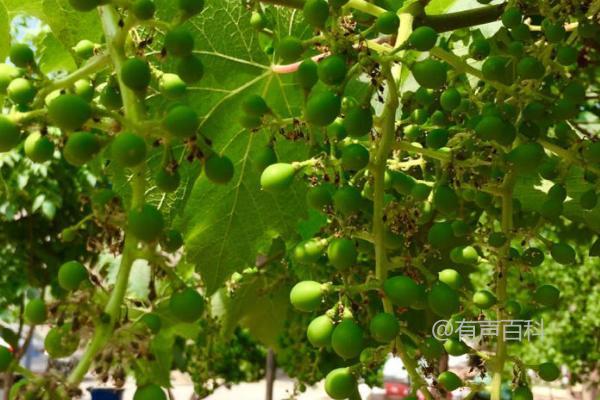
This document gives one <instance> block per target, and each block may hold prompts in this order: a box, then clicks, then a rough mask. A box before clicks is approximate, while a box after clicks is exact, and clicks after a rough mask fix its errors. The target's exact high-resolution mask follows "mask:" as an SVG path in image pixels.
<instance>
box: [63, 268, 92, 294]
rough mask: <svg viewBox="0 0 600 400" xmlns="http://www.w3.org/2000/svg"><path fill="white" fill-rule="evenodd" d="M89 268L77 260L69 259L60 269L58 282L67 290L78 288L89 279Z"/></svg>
mask: <svg viewBox="0 0 600 400" xmlns="http://www.w3.org/2000/svg"><path fill="white" fill-rule="evenodd" d="M88 276H89V275H88V271H87V269H86V268H85V267H84V266H83V265H82V264H81V263H80V262H77V261H68V262H66V263H64V264H63V265H61V266H60V268H59V269H58V284H59V285H60V287H62V288H63V289H65V290H69V291H72V290H77V289H78V288H79V285H81V283H82V282H83V281H85V280H86V279H88Z"/></svg>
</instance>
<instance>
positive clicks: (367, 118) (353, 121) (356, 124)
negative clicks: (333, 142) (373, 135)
mask: <svg viewBox="0 0 600 400" xmlns="http://www.w3.org/2000/svg"><path fill="white" fill-rule="evenodd" d="M343 124H344V128H345V129H346V134H347V135H348V136H350V137H353V138H360V137H362V136H364V135H366V134H367V133H369V132H371V129H372V128H373V110H372V109H371V107H353V108H351V109H350V110H348V112H347V113H346V116H345V117H344V120H343Z"/></svg>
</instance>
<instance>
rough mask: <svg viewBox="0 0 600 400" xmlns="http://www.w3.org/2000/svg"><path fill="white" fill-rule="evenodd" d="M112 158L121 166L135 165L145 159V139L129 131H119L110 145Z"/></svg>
mask: <svg viewBox="0 0 600 400" xmlns="http://www.w3.org/2000/svg"><path fill="white" fill-rule="evenodd" d="M110 152H111V156H112V160H113V161H114V162H115V163H117V164H118V165H120V166H123V167H130V168H132V167H135V166H137V165H139V164H141V163H142V162H144V160H145V159H146V141H145V140H144V138H142V137H141V136H139V135H136V134H135V133H131V132H121V133H119V134H118V135H117V136H116V137H115V138H114V140H113V142H112V144H111V146H110Z"/></svg>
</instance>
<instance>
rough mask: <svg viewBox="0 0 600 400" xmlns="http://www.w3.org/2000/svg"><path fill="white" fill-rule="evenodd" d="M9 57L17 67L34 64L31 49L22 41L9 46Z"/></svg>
mask: <svg viewBox="0 0 600 400" xmlns="http://www.w3.org/2000/svg"><path fill="white" fill-rule="evenodd" d="M9 58H10V61H11V62H12V63H13V64H15V65H16V66H17V67H19V68H27V67H30V66H32V65H34V64H35V56H34V54H33V50H31V48H30V47H29V46H28V45H26V44H23V43H16V44H13V45H12V46H10V51H9Z"/></svg>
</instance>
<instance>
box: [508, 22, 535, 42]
mask: <svg viewBox="0 0 600 400" xmlns="http://www.w3.org/2000/svg"><path fill="white" fill-rule="evenodd" d="M510 33H511V35H512V37H513V38H514V39H515V40H520V41H521V42H527V41H529V40H530V39H531V30H530V29H529V26H528V25H527V24H524V23H520V24H519V25H517V26H515V27H514V28H512V29H511V31H510Z"/></svg>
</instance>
